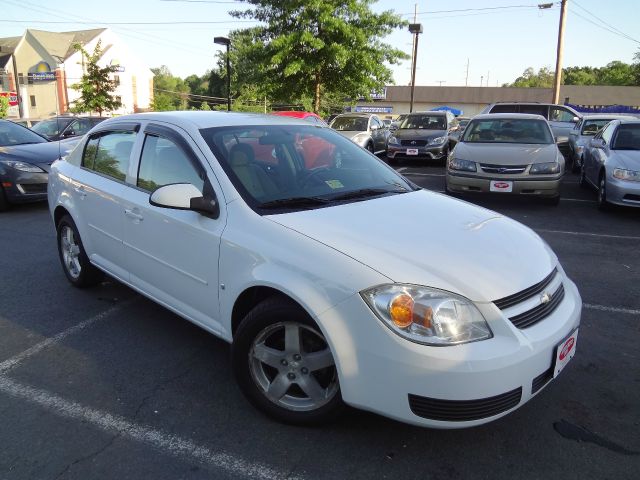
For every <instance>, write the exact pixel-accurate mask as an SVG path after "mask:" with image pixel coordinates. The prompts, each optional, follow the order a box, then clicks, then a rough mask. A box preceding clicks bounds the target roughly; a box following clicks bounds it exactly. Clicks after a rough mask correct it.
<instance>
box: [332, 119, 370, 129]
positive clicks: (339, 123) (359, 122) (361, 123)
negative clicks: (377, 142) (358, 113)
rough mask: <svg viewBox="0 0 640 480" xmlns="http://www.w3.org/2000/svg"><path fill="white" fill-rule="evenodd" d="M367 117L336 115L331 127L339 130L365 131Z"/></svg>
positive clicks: (367, 121)
mask: <svg viewBox="0 0 640 480" xmlns="http://www.w3.org/2000/svg"><path fill="white" fill-rule="evenodd" d="M368 123H369V119H368V118H366V117H336V118H335V119H334V120H333V123H331V128H333V129H334V130H340V131H351V132H365V131H366V130H367V125H368Z"/></svg>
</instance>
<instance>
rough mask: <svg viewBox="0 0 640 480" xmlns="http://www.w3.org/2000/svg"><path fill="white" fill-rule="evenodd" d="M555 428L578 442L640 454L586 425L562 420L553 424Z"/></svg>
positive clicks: (630, 453)
mask: <svg viewBox="0 0 640 480" xmlns="http://www.w3.org/2000/svg"><path fill="white" fill-rule="evenodd" d="M553 429H554V430H555V431H556V432H558V433H559V434H560V435H561V436H562V437H564V438H566V439H568V440H574V441H576V442H588V443H593V444H595V445H598V446H600V447H603V448H606V449H607V450H610V451H612V452H615V453H620V454H622V455H640V452H635V451H633V450H629V449H627V448H625V447H623V446H621V445H618V444H617V443H615V442H612V441H611V440H607V439H606V438H604V437H601V436H600V435H597V434H595V433H593V432H590V431H589V430H587V429H586V428H584V427H581V426H579V425H574V424H573V423H570V422H567V421H566V420H560V421H559V422H555V423H554V424H553Z"/></svg>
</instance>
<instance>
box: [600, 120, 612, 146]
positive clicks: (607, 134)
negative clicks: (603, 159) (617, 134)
mask: <svg viewBox="0 0 640 480" xmlns="http://www.w3.org/2000/svg"><path fill="white" fill-rule="evenodd" d="M612 136H613V125H612V124H609V125H607V127H606V128H605V129H604V130H603V131H602V132H601V134H600V137H601V138H602V139H603V140H604V143H605V145H609V144H610V143H611V137H612Z"/></svg>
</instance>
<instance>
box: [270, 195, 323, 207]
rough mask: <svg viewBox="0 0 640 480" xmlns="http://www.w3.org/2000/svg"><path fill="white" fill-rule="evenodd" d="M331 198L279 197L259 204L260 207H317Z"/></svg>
mask: <svg viewBox="0 0 640 480" xmlns="http://www.w3.org/2000/svg"><path fill="white" fill-rule="evenodd" d="M329 202H330V200H327V199H325V198H320V197H290V198H279V199H277V200H271V201H270V202H264V203H261V204H259V205H258V207H260V208H286V207H317V206H318V205H326V204H327V203H329Z"/></svg>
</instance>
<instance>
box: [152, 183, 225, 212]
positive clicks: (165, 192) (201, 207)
mask: <svg viewBox="0 0 640 480" xmlns="http://www.w3.org/2000/svg"><path fill="white" fill-rule="evenodd" d="M149 203H150V204H151V205H153V206H155V207H162V208H173V209H175V210H193V211H195V212H198V213H201V214H202V215H204V216H207V217H210V218H218V216H219V215H220V206H219V205H218V202H217V201H216V199H215V198H207V197H203V196H202V193H200V190H198V189H197V188H196V187H195V186H194V185H192V184H190V183H174V184H171V185H165V186H164V187H160V188H158V189H157V190H156V191H155V192H153V193H152V194H151V196H150V197H149Z"/></svg>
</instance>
